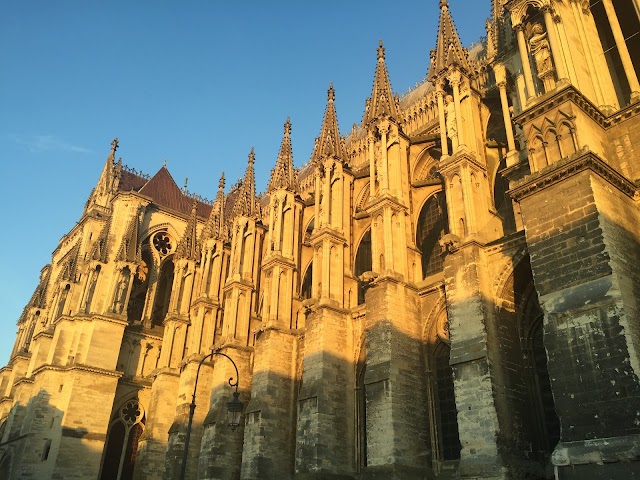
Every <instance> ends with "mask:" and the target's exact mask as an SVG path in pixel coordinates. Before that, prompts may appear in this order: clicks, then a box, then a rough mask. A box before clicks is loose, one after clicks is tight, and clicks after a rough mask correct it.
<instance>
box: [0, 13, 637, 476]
mask: <svg viewBox="0 0 640 480" xmlns="http://www.w3.org/2000/svg"><path fill="white" fill-rule="evenodd" d="M434 9H435V7H434ZM439 9H440V20H439V22H440V23H439V30H438V33H437V38H436V44H435V48H434V49H433V50H432V52H431V59H430V65H429V67H428V75H427V78H426V80H425V81H424V83H422V84H420V85H418V86H416V88H414V89H412V90H411V91H409V92H407V93H405V94H404V95H402V96H399V95H397V94H396V93H394V92H393V90H392V87H391V82H390V78H389V76H388V73H387V68H386V65H385V49H384V47H383V45H382V43H380V45H379V46H378V48H377V54H376V55H375V56H374V55H373V53H374V49H373V48H372V66H373V64H374V59H375V75H374V78H373V90H372V92H371V96H370V98H369V99H367V101H366V104H365V109H364V115H363V120H362V123H361V124H360V125H359V126H354V128H353V129H352V130H351V131H350V132H349V133H348V134H347V135H346V136H341V134H340V132H339V130H338V120H337V118H338V117H337V113H336V109H335V105H334V98H335V95H336V92H335V91H334V89H333V86H330V87H329V90H328V97H327V106H326V111H325V114H324V118H323V119H322V122H320V119H318V120H319V121H318V124H319V125H320V124H321V125H320V135H319V137H318V138H317V140H316V144H315V148H314V151H313V154H312V156H311V159H310V160H309V161H308V162H307V163H306V164H305V165H304V166H302V167H301V168H296V167H294V166H293V159H292V153H291V151H292V150H291V136H290V135H291V128H292V125H291V123H290V122H289V120H288V119H287V121H286V123H285V124H284V133H283V138H282V144H281V148H280V152H279V155H278V158H277V160H276V162H275V166H274V168H273V170H272V173H271V178H270V180H269V184H268V187H267V189H266V191H265V192H264V193H262V194H259V195H257V194H256V188H255V179H254V162H255V161H256V159H255V156H254V154H253V151H251V153H249V156H248V162H247V167H246V173H245V175H244V178H242V179H240V180H239V181H238V182H237V183H236V184H235V185H234V186H233V187H232V188H230V189H227V190H225V180H224V177H223V178H221V179H220V183H219V188H218V191H217V194H216V196H215V201H213V202H207V201H204V200H202V199H201V197H198V196H193V195H191V194H188V193H187V192H186V191H184V190H182V189H180V188H179V187H178V186H177V185H176V183H175V182H174V180H173V179H172V177H171V175H170V173H169V171H168V170H167V168H166V166H163V167H162V168H160V170H158V172H157V173H156V174H155V175H153V176H146V175H144V174H142V173H140V172H138V171H136V170H134V169H131V168H129V167H126V166H125V165H123V164H122V161H121V160H118V161H116V149H117V147H118V143H117V140H115V141H114V143H113V144H112V147H111V152H110V154H109V156H108V158H107V160H106V164H105V165H104V169H103V170H102V173H101V175H100V179H99V181H98V182H97V184H96V186H95V189H94V190H93V192H92V193H91V195H90V197H89V199H88V201H87V203H86V205H85V208H84V211H83V214H82V216H81V218H80V219H79V221H78V223H77V224H76V225H75V226H74V227H73V228H72V229H71V230H70V231H69V233H68V234H66V235H65V236H63V237H62V239H61V241H60V243H59V245H58V247H57V248H56V250H55V251H54V252H53V257H52V260H51V264H49V265H46V266H45V267H44V268H43V269H42V271H41V273H40V283H39V285H38V287H37V288H36V290H35V292H34V294H33V296H32V297H31V300H30V301H29V302H28V304H27V305H26V307H25V309H24V313H23V314H22V316H21V317H20V318H19V320H18V333H17V338H16V341H15V347H14V349H13V352H12V354H11V358H10V361H9V363H8V365H7V366H6V367H4V368H3V369H2V370H0V389H1V391H2V394H1V398H0V418H1V423H0V478H1V479H49V478H55V479H65V480H75V479H77V480H84V479H96V478H97V479H100V480H131V479H149V480H161V479H166V480H170V479H175V478H179V476H180V475H181V474H182V472H183V471H184V475H185V477H184V478H187V479H190V480H196V479H199V480H205V479H225V480H226V479H243V480H253V479H274V480H287V479H298V480H302V479H336V480H338V479H344V480H347V479H363V480H364V479H385V480H386V479H397V480H400V479H402V480H412V479H453V478H456V479H496V480H497V479H552V478H556V479H563V480H584V479H586V480H589V479H605V478H606V479H632V478H640V306H639V305H638V303H639V301H640V300H639V298H640V271H638V270H637V268H636V267H638V265H640V209H639V206H638V202H639V201H640V180H639V179H640V159H639V160H638V161H636V160H635V158H636V150H638V155H639V156H640V83H639V81H638V73H639V72H640V35H639V34H638V32H639V30H640V17H639V12H640V5H639V3H638V1H637V0H591V1H590V0H493V2H492V12H491V18H490V20H489V21H488V22H487V37H486V39H483V42H482V43H481V44H479V45H477V46H475V47H473V48H470V49H467V48H464V47H463V46H462V45H461V43H460V39H459V37H458V33H457V32H456V28H455V26H454V23H453V20H452V18H451V15H450V12H449V7H448V3H447V1H446V0H440V5H439ZM434 13H435V12H434ZM426 68H427V66H426V65H425V70H426ZM212 352H213V353H212ZM236 389H237V392H238V393H239V397H234V395H233V394H234V392H236ZM195 397H197V406H198V408H196V409H195V411H194V410H193V409H192V408H190V404H191V402H192V400H194V398H195ZM234 399H235V403H234ZM238 400H239V401H240V402H242V405H241V407H242V408H241V410H242V412H241V413H242V415H241V417H240V420H239V424H238V425H237V426H236V425H233V427H237V428H232V426H230V425H229V423H228V421H227V414H228V412H227V410H228V408H231V407H230V405H231V406H233V405H236V406H237V404H238V403H237V401H238ZM190 415H193V417H192V418H190ZM187 441H188V444H187ZM185 444H187V445H188V450H187V454H185V453H184V452H185ZM183 455H184V457H185V458H184V459H183Z"/></svg>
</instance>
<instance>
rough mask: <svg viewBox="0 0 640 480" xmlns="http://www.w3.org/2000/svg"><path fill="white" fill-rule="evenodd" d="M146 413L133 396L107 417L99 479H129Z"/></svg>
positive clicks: (131, 475)
mask: <svg viewBox="0 0 640 480" xmlns="http://www.w3.org/2000/svg"><path fill="white" fill-rule="evenodd" d="M145 423H146V414H145V411H144V408H143V407H142V405H141V404H140V402H139V401H138V398H137V397H131V398H129V399H128V400H126V401H125V402H123V403H122V404H121V406H120V407H119V408H118V409H117V410H116V412H115V414H114V415H113V416H112V417H111V422H110V424H109V430H108V432H107V439H106V442H105V445H106V446H105V449H104V452H103V456H102V466H101V472H100V480H131V479H132V478H133V469H134V466H135V462H136V459H137V455H138V442H139V441H140V436H141V435H142V432H143V431H144V426H145Z"/></svg>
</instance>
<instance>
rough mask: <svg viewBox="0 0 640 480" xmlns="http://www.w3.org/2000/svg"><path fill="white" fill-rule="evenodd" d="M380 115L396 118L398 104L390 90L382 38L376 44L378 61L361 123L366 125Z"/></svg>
mask: <svg viewBox="0 0 640 480" xmlns="http://www.w3.org/2000/svg"><path fill="white" fill-rule="evenodd" d="M382 116H386V117H388V118H392V119H398V106H397V105H396V99H395V98H394V97H393V92H392V90H391V83H390V82H389V74H388V73H387V66H386V65H385V63H384V47H383V46H382V40H380V44H379V45H378V63H377V65H376V74H375V77H374V79H373V91H372V93H371V98H370V99H369V100H367V108H366V110H365V112H364V119H363V123H364V124H365V125H366V124H368V123H370V122H371V121H373V120H375V119H376V118H380V117H382Z"/></svg>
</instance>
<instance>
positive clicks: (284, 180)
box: [267, 117, 298, 193]
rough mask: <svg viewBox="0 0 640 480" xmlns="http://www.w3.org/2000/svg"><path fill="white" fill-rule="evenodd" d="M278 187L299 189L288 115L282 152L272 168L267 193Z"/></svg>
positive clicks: (292, 189)
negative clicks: (294, 166)
mask: <svg viewBox="0 0 640 480" xmlns="http://www.w3.org/2000/svg"><path fill="white" fill-rule="evenodd" d="M277 188H285V189H287V190H291V191H294V192H296V191H297V190H298V186H297V182H296V175H295V169H294V168H293V153H292V151H291V121H290V120H289V117H287V121H286V122H285V124H284V136H283V137H282V144H281V145H280V153H279V154H278V160H277V161H276V166H275V167H273V169H272V170H271V178H270V179H269V185H268V186H267V193H269V192H272V191H273V190H276V189H277Z"/></svg>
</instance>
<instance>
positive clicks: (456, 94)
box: [447, 71, 465, 148]
mask: <svg viewBox="0 0 640 480" xmlns="http://www.w3.org/2000/svg"><path fill="white" fill-rule="evenodd" d="M447 78H448V79H449V83H450V84H451V87H452V88H453V105H454V107H455V112H456V126H457V128H458V148H464V145H465V143H464V137H465V136H464V134H463V131H462V110H461V106H460V80H461V76H460V72H457V71H454V72H451V73H450V74H449V76H448V77H447Z"/></svg>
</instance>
